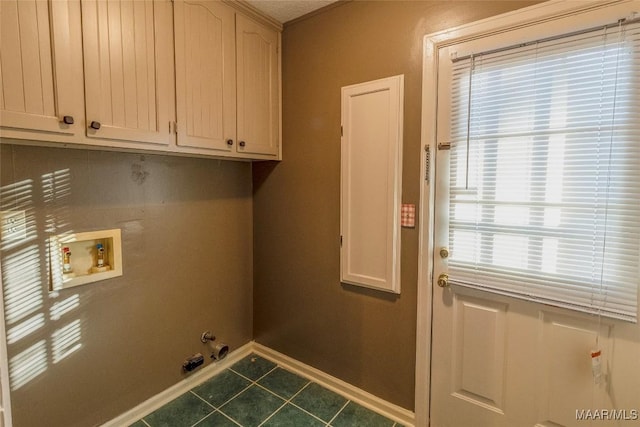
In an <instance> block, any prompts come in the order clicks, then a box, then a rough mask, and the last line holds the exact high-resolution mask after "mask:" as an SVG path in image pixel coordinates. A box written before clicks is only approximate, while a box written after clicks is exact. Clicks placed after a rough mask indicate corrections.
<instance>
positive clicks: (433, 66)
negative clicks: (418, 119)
mask: <svg viewBox="0 0 640 427" xmlns="http://www.w3.org/2000/svg"><path fill="white" fill-rule="evenodd" d="M636 5H637V6H636ZM612 6H626V7H631V6H636V7H637V8H638V9H639V10H638V12H640V0H608V1H602V0H584V1H581V2H572V1H567V0H551V1H547V2H544V3H540V4H536V5H533V6H530V7H527V8H524V9H519V10H516V11H512V12H508V13H505V14H501V15H497V16H494V17H490V18H487V19H483V20H481V21H476V22H472V23H470V24H465V25H462V26H460V27H456V28H452V29H448V30H445V31H440V32H437V33H432V34H427V35H425V36H424V39H423V66H422V126H421V144H420V153H419V154H418V155H419V156H420V159H421V160H420V207H419V213H418V215H419V230H418V233H419V243H418V295H417V316H416V377H415V378H416V382H415V384H416V388H415V425H416V426H420V427H423V426H425V427H426V426H428V425H429V420H430V416H429V414H430V412H431V408H430V402H431V393H430V389H431V369H432V360H431V328H432V313H433V306H432V304H433V299H432V295H433V259H434V258H433V257H434V240H433V239H434V218H435V215H434V213H435V209H436V206H435V191H434V190H435V188H434V187H433V186H431V185H430V184H431V183H432V182H433V181H434V179H435V169H436V163H435V158H436V153H437V143H438V141H437V140H436V135H437V132H436V131H437V129H436V120H437V102H438V99H437V93H438V90H437V89H438V65H439V64H438V57H439V49H441V48H444V47H447V46H451V45H454V44H459V43H464V42H468V41H471V40H474V39H478V38H483V37H488V36H493V35H500V34H507V33H509V31H512V30H515V29H523V28H527V27H531V26H533V25H538V24H542V23H544V24H545V25H548V26H549V28H550V31H552V29H553V27H554V25H555V26H558V25H559V24H558V22H557V20H558V19H561V18H567V17H571V16H576V15H580V14H581V13H584V12H592V11H597V10H601V9H604V8H609V7H612ZM585 25H587V26H588V23H585ZM565 31H566V30H565Z"/></svg>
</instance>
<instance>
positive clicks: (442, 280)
mask: <svg viewBox="0 0 640 427" xmlns="http://www.w3.org/2000/svg"><path fill="white" fill-rule="evenodd" d="M438 286H440V287H441V288H446V287H448V286H449V275H448V274H446V273H442V274H441V275H439V276H438Z"/></svg>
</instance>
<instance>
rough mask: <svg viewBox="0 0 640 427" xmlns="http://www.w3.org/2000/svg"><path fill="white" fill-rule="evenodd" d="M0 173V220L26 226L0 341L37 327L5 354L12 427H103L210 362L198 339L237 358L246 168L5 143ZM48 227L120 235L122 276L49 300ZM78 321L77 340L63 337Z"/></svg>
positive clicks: (246, 280) (246, 229) (244, 297)
mask: <svg viewBox="0 0 640 427" xmlns="http://www.w3.org/2000/svg"><path fill="white" fill-rule="evenodd" d="M0 163H1V166H0V167H1V170H0V172H1V185H2V193H1V202H2V209H3V210H4V209H8V208H10V209H13V208H15V207H16V205H20V206H23V207H24V208H25V209H26V210H27V215H28V217H29V218H30V220H31V224H32V228H31V230H30V234H29V237H30V239H29V240H28V241H26V242H25V243H24V244H20V245H19V246H18V247H16V248H13V249H8V248H7V247H6V246H5V248H4V250H3V251H2V273H3V285H4V297H5V304H6V311H7V321H8V322H7V329H8V331H9V335H11V334H12V331H13V332H15V331H16V328H19V327H20V326H21V325H27V324H29V323H28V322H29V320H30V319H31V320H33V319H35V320H37V319H39V318H41V319H43V324H42V325H41V326H39V327H35V326H31V327H30V328H29V329H27V330H29V333H28V334H26V336H23V337H21V338H19V339H15V342H10V344H9V345H8V351H9V358H10V360H12V361H13V362H12V366H13V367H14V375H13V377H14V378H13V380H14V381H12V383H13V384H12V387H13V390H12V394H11V400H12V409H13V417H14V425H15V426H16V427H30V426H51V427H56V426H60V427H71V426H82V427H86V426H90V425H99V424H101V423H102V422H105V421H107V420H110V419H112V418H114V417H116V416H117V415H120V414H121V413H123V412H124V411H126V410H128V409H130V408H132V407H134V406H136V405H138V404H139V403H141V402H143V401H144V400H146V399H148V398H149V397H151V396H153V395H155V394H156V393H159V392H160V391H162V390H164V389H166V388H167V387H169V386H171V385H173V384H175V383H176V382H178V381H180V380H181V379H182V378H183V377H184V375H183V374H182V373H181V364H182V361H183V360H184V359H185V358H186V357H188V356H190V355H192V354H194V353H196V352H203V354H205V356H208V355H207V354H206V353H205V350H206V347H205V346H204V344H202V343H201V342H200V340H199V338H200V334H201V333H202V332H203V331H204V330H207V329H210V330H212V331H213V332H214V333H215V335H217V336H218V337H219V339H221V340H224V341H225V342H227V343H228V344H229V345H230V347H231V350H232V351H233V349H234V348H238V347H239V346H241V345H243V344H245V343H247V342H248V341H250V340H251V338H252V200H251V169H250V168H251V167H250V165H249V164H248V163H239V162H231V161H217V160H204V159H188V158H180V157H166V156H158V155H144V156H143V155H139V154H126V153H108V152H99V151H85V150H71V149H66V150H65V149H52V148H31V147H24V146H12V145H2V147H1V162H0ZM52 173H57V174H58V175H57V176H58V179H57V181H56V185H55V186H51V185H49V184H48V182H49V180H48V179H47V178H48V176H49V175H48V174H52ZM66 180H68V181H66ZM15 184H20V185H19V187H20V188H22V190H24V191H20V194H21V197H20V201H18V200H17V199H16V197H14V196H13V195H12V194H13V192H12V189H13V188H15V187H16V185H15ZM22 184H26V186H22ZM67 184H68V185H67ZM53 224H56V225H57V227H58V228H57V230H58V232H63V231H71V230H75V231H88V230H94V229H107V228H121V229H122V241H123V248H122V249H123V254H124V258H123V265H124V276H122V277H120V278H116V279H111V280H108V281H103V282H97V283H94V284H88V285H85V286H81V287H76V288H71V289H67V290H62V291H60V292H59V293H49V292H48V291H47V274H46V266H47V262H46V254H45V246H44V241H45V240H44V239H45V237H46V236H47V234H48V229H47V228H48V227H49V226H51V225H53ZM20 254H23V256H20ZM16 266H19V267H16ZM74 299H77V306H76V307H72V309H71V310H70V311H69V312H68V313H66V314H64V315H62V316H61V317H60V318H57V317H56V316H54V315H53V314H52V313H53V312H52V309H53V308H54V306H55V305H56V304H57V303H60V302H62V301H74ZM76 321H79V322H78V323H76V324H79V333H80V335H79V336H78V337H77V339H76V337H74V335H73V334H63V335H61V334H60V332H59V331H61V330H64V327H65V326H67V325H71V324H74V322H76ZM33 324H37V322H36V323H33ZM65 338H66V339H68V341H66V343H65ZM61 343H62V344H61ZM76 345H79V347H78V348H77V349H76V350H75V351H71V352H70V350H72V349H74V348H75V347H76ZM67 352H68V355H65V353H67ZM21 354H22V355H25V356H27V357H26V359H24V358H23V359H24V360H23V359H20V357H19V355H21ZM18 360H22V361H20V362H17V361H18ZM206 363H207V364H209V363H211V362H209V361H207V362H206ZM17 368H24V369H25V371H24V372H22V373H15V372H18V371H17V370H16V369H17ZM32 374H35V375H34V376H33V378H30V376H31V375H32ZM17 385H19V387H17V388H16V386H17Z"/></svg>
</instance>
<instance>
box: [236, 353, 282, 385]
mask: <svg viewBox="0 0 640 427" xmlns="http://www.w3.org/2000/svg"><path fill="white" fill-rule="evenodd" d="M275 367H276V364H275V363H273V362H271V361H269V360H267V359H264V358H262V357H260V356H256V355H255V354H252V355H250V356H247V357H245V358H244V359H242V360H241V361H239V362H237V363H236V364H235V365H233V366H232V367H231V369H233V370H234V371H236V372H237V373H239V374H241V375H244V376H245V377H247V378H249V379H251V380H253V381H255V380H257V379H258V378H260V377H261V376H263V375H264V374H266V373H267V372H269V371H270V370H272V369H273V368H275Z"/></svg>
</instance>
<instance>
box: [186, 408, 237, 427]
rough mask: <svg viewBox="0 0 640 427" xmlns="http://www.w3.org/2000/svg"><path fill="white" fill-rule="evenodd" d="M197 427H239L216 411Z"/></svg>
mask: <svg viewBox="0 0 640 427" xmlns="http://www.w3.org/2000/svg"><path fill="white" fill-rule="evenodd" d="M195 427H238V424H236V423H234V422H233V421H231V420H230V419H229V418H227V417H225V416H224V415H222V414H221V413H220V412H217V411H216V412H215V413H213V414H211V415H209V416H208V417H207V418H205V419H204V420H202V421H200V422H199V423H198V424H196V425H195Z"/></svg>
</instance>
